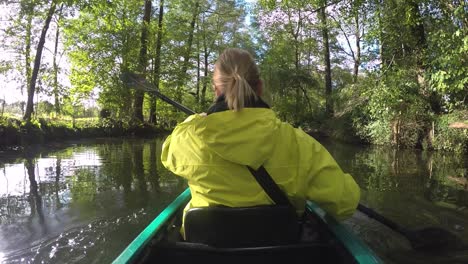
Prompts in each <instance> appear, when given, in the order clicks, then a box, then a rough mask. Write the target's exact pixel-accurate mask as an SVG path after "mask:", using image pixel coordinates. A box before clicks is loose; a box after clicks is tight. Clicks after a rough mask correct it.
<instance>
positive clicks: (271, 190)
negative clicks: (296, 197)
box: [247, 166, 294, 208]
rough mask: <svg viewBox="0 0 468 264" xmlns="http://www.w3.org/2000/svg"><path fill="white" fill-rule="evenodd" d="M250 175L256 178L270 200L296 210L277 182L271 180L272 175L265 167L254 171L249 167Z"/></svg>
mask: <svg viewBox="0 0 468 264" xmlns="http://www.w3.org/2000/svg"><path fill="white" fill-rule="evenodd" d="M247 168H248V169H249V171H250V173H252V175H253V176H254V177H255V179H256V180H257V182H258V183H259V184H260V186H262V188H263V190H265V192H266V193H267V194H268V196H270V198H271V199H272V200H273V201H274V202H275V204H277V205H286V206H289V207H291V208H294V207H293V205H292V204H291V202H290V201H289V199H288V197H286V195H285V194H284V192H283V191H281V189H280V188H279V186H278V185H277V184H276V182H275V181H274V180H273V179H272V178H271V176H270V174H268V172H267V171H266V169H265V167H263V166H261V167H260V168H258V170H254V169H252V168H251V167H248V166H247Z"/></svg>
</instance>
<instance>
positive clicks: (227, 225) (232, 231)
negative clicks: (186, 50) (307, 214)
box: [184, 205, 300, 247]
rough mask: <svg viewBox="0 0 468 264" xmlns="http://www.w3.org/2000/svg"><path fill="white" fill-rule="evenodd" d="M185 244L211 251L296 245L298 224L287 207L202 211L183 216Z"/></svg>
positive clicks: (197, 209)
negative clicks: (204, 246)
mask: <svg viewBox="0 0 468 264" xmlns="http://www.w3.org/2000/svg"><path fill="white" fill-rule="evenodd" d="M184 227H185V237H186V240H187V241H188V242H193V243H203V244H207V245H210V246H215V247H252V246H271V245H285V244H292V243H297V242H298V241H299V236H300V235H299V234H300V224H299V221H298V218H297V215H296V213H295V212H294V211H293V210H291V208H290V207H288V206H276V205H274V206H256V207H239V208H232V207H203V208H192V209H190V210H188V211H187V212H186V214H185V223H184Z"/></svg>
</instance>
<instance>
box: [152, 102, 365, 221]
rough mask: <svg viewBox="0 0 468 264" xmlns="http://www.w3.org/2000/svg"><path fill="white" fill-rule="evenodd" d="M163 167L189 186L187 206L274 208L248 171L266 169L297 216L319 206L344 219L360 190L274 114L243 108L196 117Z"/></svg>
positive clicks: (166, 151)
mask: <svg viewBox="0 0 468 264" xmlns="http://www.w3.org/2000/svg"><path fill="white" fill-rule="evenodd" d="M161 160H162V163H163V165H164V166H165V167H166V168H167V169H169V170H171V171H172V172H173V173H175V174H176V175H179V176H181V177H183V178H185V179H187V180H188V184H189V187H190V191H191V194H192V200H191V201H190V203H189V204H188V205H187V208H186V210H187V209H188V208H191V207H204V206H213V205H224V206H229V207H245V206H255V205H266V204H273V201H272V200H270V198H269V197H268V196H267V194H266V193H265V191H264V190H263V189H262V187H260V185H259V184H258V183H257V181H256V180H255V178H254V176H253V175H252V174H251V173H250V172H249V170H248V169H247V167H246V166H250V167H252V168H254V169H258V168H259V167H260V166H261V165H263V166H264V167H265V169H266V170H267V171H268V173H269V174H270V175H271V177H272V178H273V180H274V181H275V182H276V183H277V184H278V185H279V186H280V188H281V189H282V190H283V191H285V192H286V194H287V196H288V198H289V200H290V201H291V202H292V204H293V205H294V206H295V207H296V209H297V211H298V213H301V212H303V210H304V206H305V201H306V200H307V199H310V200H312V201H314V202H316V203H317V204H318V205H320V206H321V207H322V209H324V210H325V211H326V212H328V213H330V214H331V215H333V216H334V217H335V218H337V219H344V218H347V217H349V216H351V215H352V214H353V212H354V211H355V209H356V207H357V204H358V202H359V195H360V191H359V187H358V185H357V184H356V182H355V181H354V179H353V178H352V177H351V175H349V174H346V173H343V171H342V170H341V169H340V167H339V166H338V164H337V163H336V161H335V160H334V159H333V158H332V156H331V155H330V154H329V153H328V151H327V150H326V149H325V148H324V147H323V146H322V145H321V144H320V143H318V142H317V141H316V140H315V139H313V138H312V137H311V136H309V135H307V134H306V133H305V132H303V131H302V130H300V129H296V128H293V127H292V126H291V125H289V124H288V123H284V122H281V121H280V120H279V119H278V118H277V117H276V116H275V114H274V112H273V111H272V110H271V109H267V108H244V109H242V110H240V111H239V112H234V111H223V112H217V113H213V114H210V115H208V116H202V115H198V114H195V115H192V116H190V117H188V118H187V119H186V120H185V121H184V122H183V123H181V124H179V125H177V126H176V128H175V129H174V131H173V133H172V134H171V135H170V136H169V137H168V138H167V139H166V141H165V142H164V145H163V149H162V154H161Z"/></svg>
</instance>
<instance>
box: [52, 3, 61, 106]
mask: <svg viewBox="0 0 468 264" xmlns="http://www.w3.org/2000/svg"><path fill="white" fill-rule="evenodd" d="M62 8H63V4H62V5H61V6H60V9H59V11H58V12H59V14H60V13H61V12H62ZM58 22H59V18H57V29H56V31H55V47H54V58H53V67H54V84H53V85H54V92H53V93H54V108H55V113H56V114H57V115H58V114H60V99H59V83H58V71H59V68H58V64H57V54H58V44H59V35H60V27H59V23H58Z"/></svg>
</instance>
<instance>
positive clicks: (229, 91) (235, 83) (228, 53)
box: [213, 48, 260, 111]
mask: <svg viewBox="0 0 468 264" xmlns="http://www.w3.org/2000/svg"><path fill="white" fill-rule="evenodd" d="M259 81H260V73H259V70H258V67H257V65H256V64H255V61H254V59H253V57H252V55H250V53H249V52H247V51H245V50H242V49H235V48H229V49H226V50H225V51H224V52H223V53H222V54H221V55H220V56H219V58H218V60H217V61H216V64H215V70H214V74H213V83H214V85H215V86H216V87H217V88H218V89H220V90H221V92H222V93H223V94H224V96H225V100H226V103H227V105H228V108H229V109H231V110H234V111H239V110H241V109H242V108H244V107H245V105H246V103H247V102H248V101H249V100H252V99H254V100H257V85H258V83H259Z"/></svg>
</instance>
